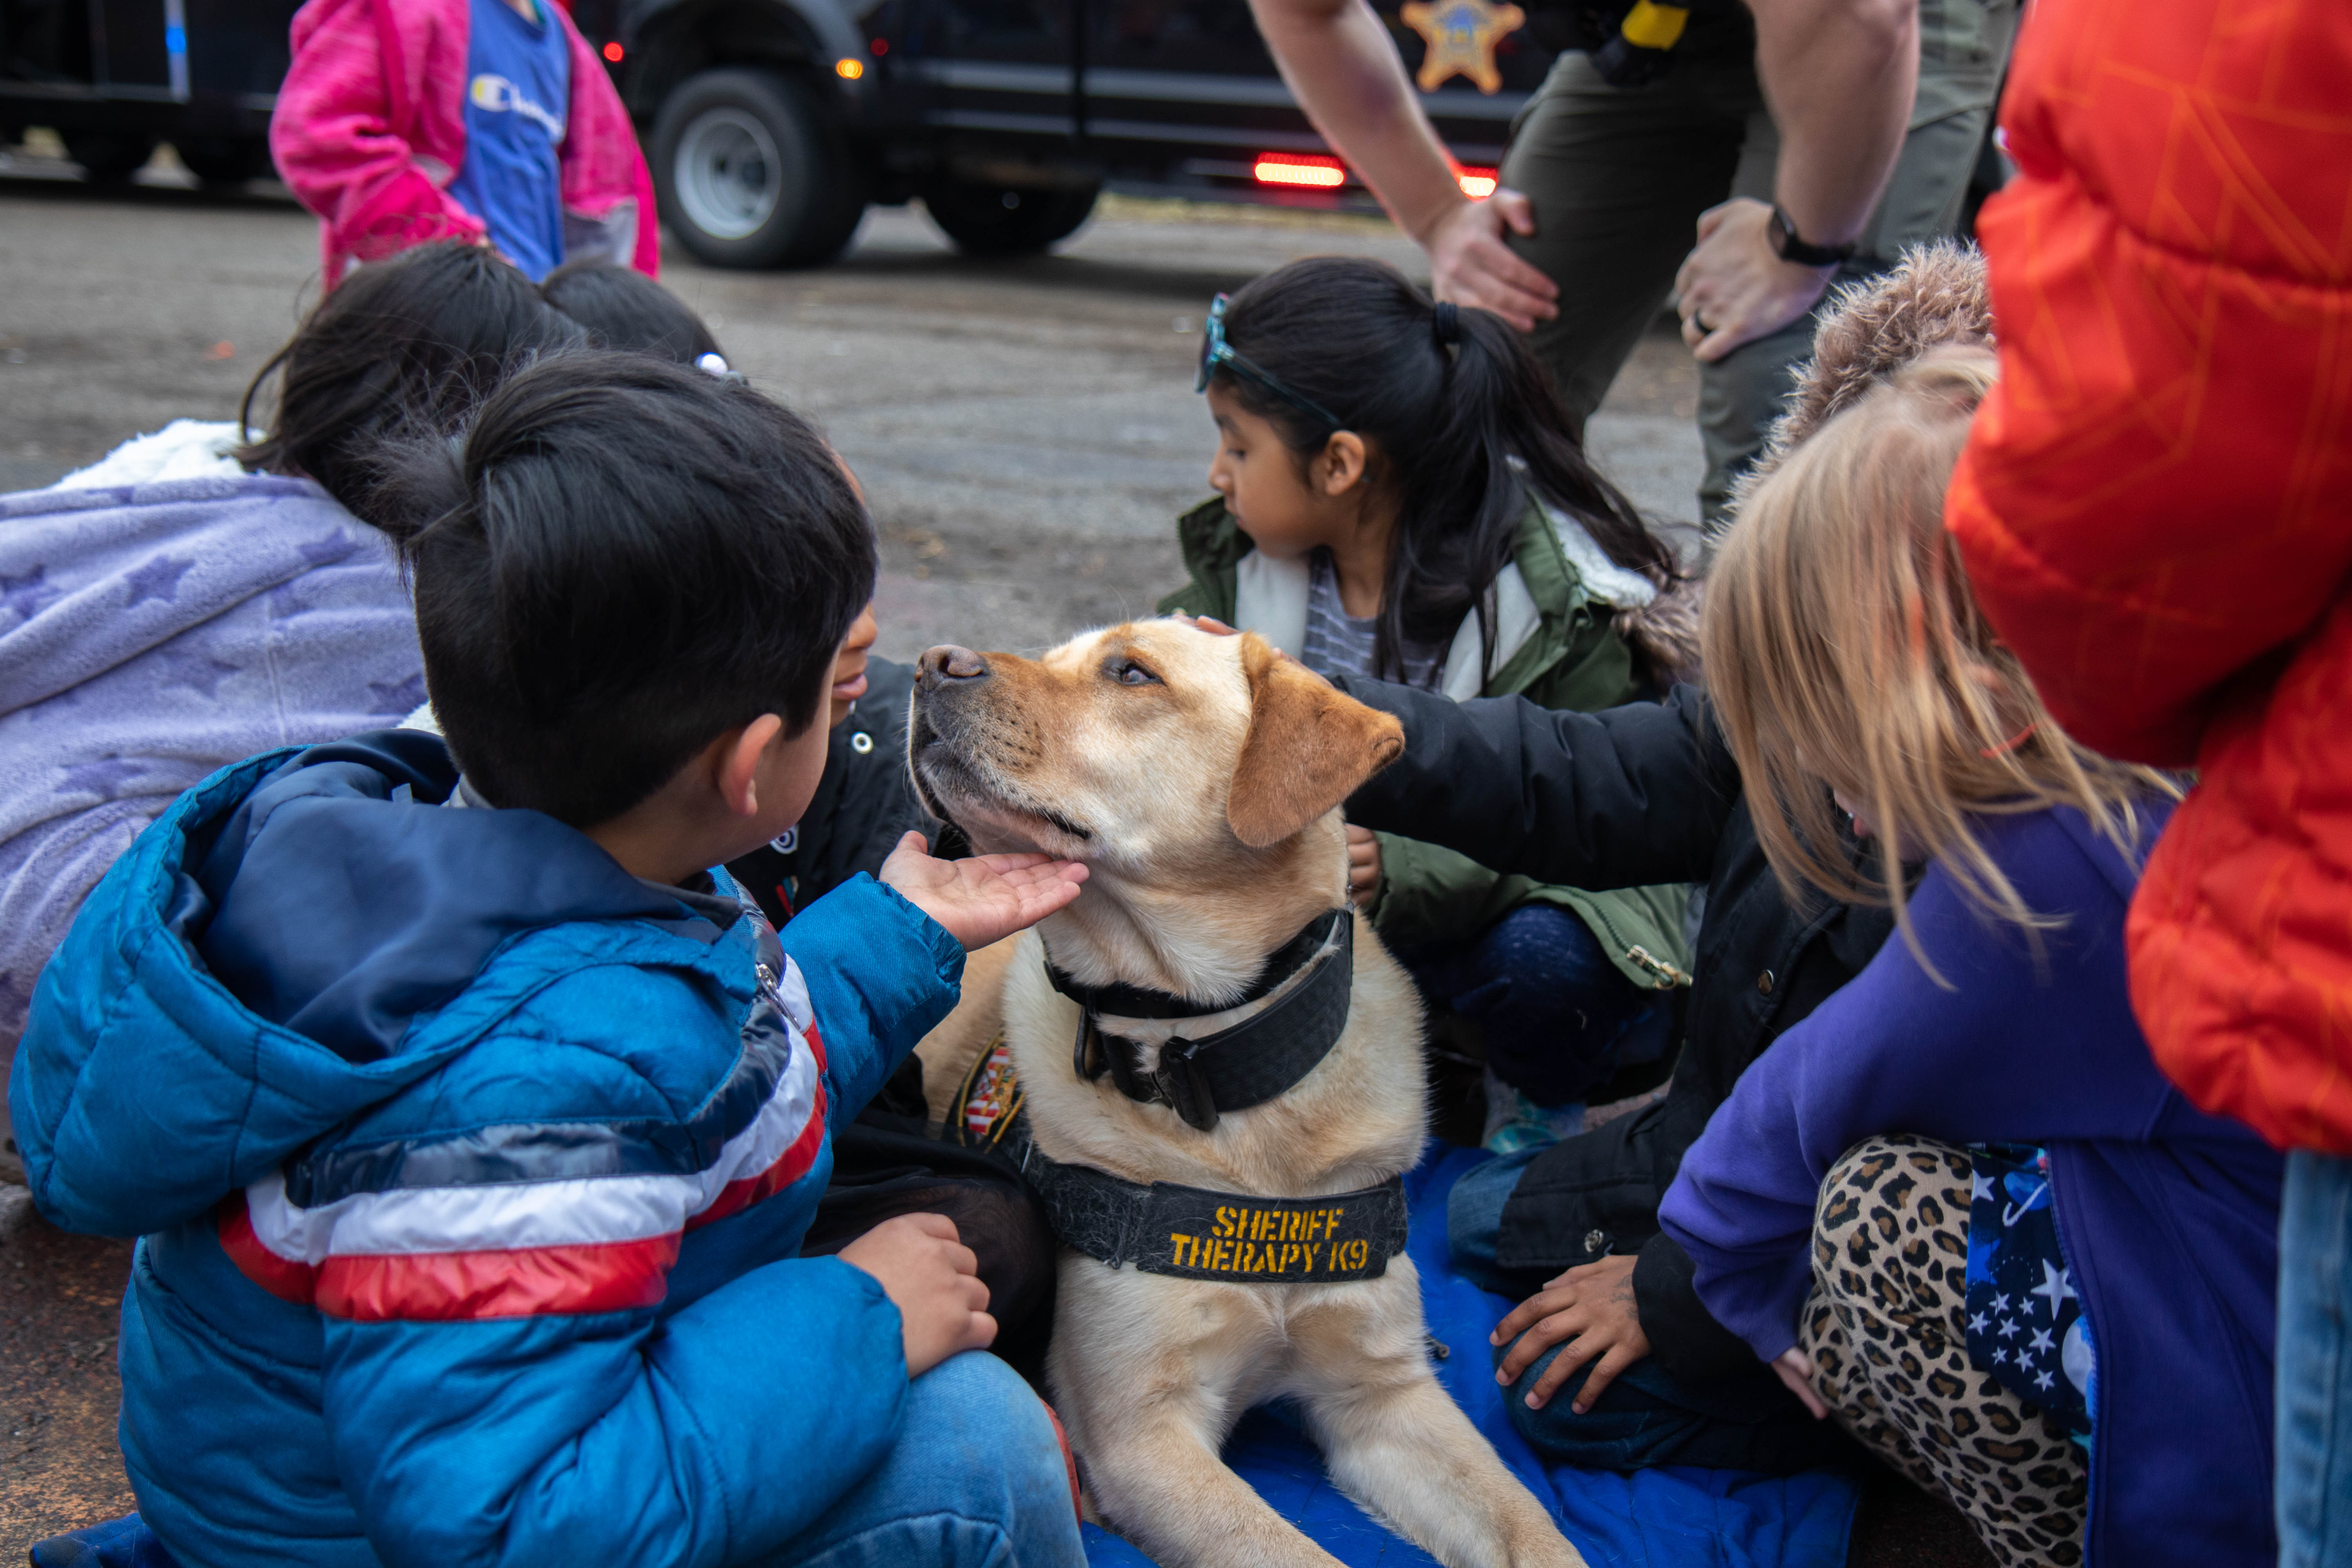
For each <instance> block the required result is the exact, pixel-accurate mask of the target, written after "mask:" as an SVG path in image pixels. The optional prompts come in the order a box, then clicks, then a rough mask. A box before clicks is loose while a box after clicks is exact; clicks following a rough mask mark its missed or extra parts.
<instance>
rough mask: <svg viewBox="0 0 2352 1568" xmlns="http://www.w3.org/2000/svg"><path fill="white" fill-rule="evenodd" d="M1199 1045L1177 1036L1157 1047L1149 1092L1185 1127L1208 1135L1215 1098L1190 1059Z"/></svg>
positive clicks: (1213, 1120)
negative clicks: (1155, 1063)
mask: <svg viewBox="0 0 2352 1568" xmlns="http://www.w3.org/2000/svg"><path fill="white" fill-rule="evenodd" d="M1200 1045H1201V1042H1200V1041H1198V1040H1188V1039H1186V1038H1184V1037H1182V1036H1181V1035H1178V1036H1176V1037H1173V1038H1171V1039H1170V1040H1169V1041H1168V1043H1167V1044H1165V1045H1163V1046H1161V1047H1160V1068H1159V1070H1158V1071H1156V1072H1154V1073H1153V1074H1152V1075H1151V1076H1152V1088H1153V1089H1154V1091H1155V1092H1156V1093H1157V1095H1158V1097H1159V1098H1160V1100H1164V1101H1166V1102H1167V1104H1168V1106H1169V1108H1170V1109H1171V1110H1174V1111H1175V1112H1176V1114H1177V1115H1179V1116H1181V1117H1182V1118H1183V1119H1184V1124H1185V1125H1186V1126H1188V1127H1192V1128H1195V1129H1197V1130H1199V1131H1202V1132H1211V1131H1215V1130H1216V1125H1217V1097H1216V1092H1215V1090H1213V1089H1212V1088H1211V1087H1210V1085H1209V1079H1208V1075H1207V1074H1205V1073H1203V1072H1202V1070H1201V1064H1200V1062H1199V1061H1198V1060H1197V1059H1196V1058H1195V1056H1194V1053H1195V1052H1196V1051H1197V1050H1198V1049H1199V1048H1200Z"/></svg>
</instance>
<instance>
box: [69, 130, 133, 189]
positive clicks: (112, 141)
mask: <svg viewBox="0 0 2352 1568" xmlns="http://www.w3.org/2000/svg"><path fill="white" fill-rule="evenodd" d="M65 143H66V155H67V156H68V157H69V158H71V159H72V160H73V161H74V162H75V163H79V164H80V165H81V172H82V177H83V178H84V179H87V180H88V181H89V183H90V184H93V185H120V184H126V183H127V182H128V181H129V180H130V178H131V175H133V174H137V173H138V172H139V171H140V170H142V169H143V168H145V167H146V166H147V160H148V159H149V158H150V157H152V156H153V155H154V152H155V138H154V137H152V136H151V135H149V134H148V133H147V132H143V131H68V132H66V133H65Z"/></svg>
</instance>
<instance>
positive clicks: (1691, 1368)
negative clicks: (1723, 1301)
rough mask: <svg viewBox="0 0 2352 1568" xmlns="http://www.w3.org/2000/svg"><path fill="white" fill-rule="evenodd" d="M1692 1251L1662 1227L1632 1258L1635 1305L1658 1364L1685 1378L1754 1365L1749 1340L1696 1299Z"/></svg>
mask: <svg viewBox="0 0 2352 1568" xmlns="http://www.w3.org/2000/svg"><path fill="white" fill-rule="evenodd" d="M1693 1272H1694V1270H1693V1267H1692V1264H1691V1257H1690V1254H1689V1253H1687V1252H1685V1251H1684V1250H1683V1246H1682V1243H1681V1242H1678V1241H1676V1240H1675V1238H1674V1237H1671V1236H1668V1235H1666V1234H1665V1233H1664V1231H1660V1232H1659V1233H1658V1234H1657V1235H1655V1236H1654V1237H1650V1239H1649V1240H1648V1241H1647V1242H1645V1243H1643V1247H1642V1250H1641V1251H1640V1252H1639V1253H1638V1254H1636V1255H1635V1258H1634V1262H1633V1310H1634V1313H1635V1315H1636V1316H1638V1317H1639V1318H1640V1319H1641V1320H1642V1332H1643V1335H1644V1336H1645V1337H1646V1338H1647V1339H1648V1340H1649V1342H1650V1354H1651V1355H1652V1356H1654V1357H1655V1358H1656V1360H1657V1363H1658V1364H1659V1365H1660V1366H1662V1367H1664V1368H1665V1369H1666V1371H1668V1372H1669V1373H1673V1374H1674V1375H1675V1376H1676V1377H1678V1378H1681V1379H1682V1380H1683V1381H1684V1382H1685V1383H1704V1382H1706V1380H1707V1379H1709V1378H1716V1377H1727V1376H1728V1375H1730V1374H1731V1373H1735V1372H1743V1371H1749V1370H1752V1369H1753V1368H1754V1367H1755V1365H1756V1352H1754V1351H1752V1350H1749V1349H1748V1342H1747V1341H1746V1340H1743V1339H1741V1338H1740V1337H1739V1336H1738V1334H1735V1333H1733V1332H1732V1331H1730V1330H1729V1329H1727V1328H1725V1327H1724V1326H1723V1325H1722V1324H1721V1323H1718V1322H1717V1321H1715V1315H1714V1314H1713V1313H1711V1312H1709V1311H1708V1310H1706V1303H1705V1302H1703V1301H1701V1300H1699V1299H1698V1287H1697V1286H1696V1284H1695V1283H1694V1282H1693V1279H1692V1275H1693Z"/></svg>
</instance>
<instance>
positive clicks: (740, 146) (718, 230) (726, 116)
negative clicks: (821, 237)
mask: <svg viewBox="0 0 2352 1568" xmlns="http://www.w3.org/2000/svg"><path fill="white" fill-rule="evenodd" d="M676 174H677V201H678V205H680V206H682V207H684V208H685V209H686V216H687V217H688V219H689V220H691V221H692V222H693V224H694V226H695V227H697V228H698V229H700V230H702V232H703V233H705V234H707V235H709V236H710V237H713V238H715V239H741V238H742V237H744V236H746V235H749V234H753V233H756V232H758V230H759V228H760V226H761V225H762V224H764V223H766V222H767V221H768V219H769V218H770V217H771V216H773V215H774V213H775V210H776V201H777V198H778V197H779V196H781V195H782V187H783V175H784V161H783V157H782V154H781V153H779V152H778V151H777V148H776V139H775V138H774V137H773V136H772V135H770V134H769V132H768V128H767V127H766V126H764V125H762V124H761V123H760V121H758V120H756V119H754V118H753V117H752V116H751V115H749V114H747V113H745V112H744V111H743V110H740V109H709V110H704V111H703V112H702V113H700V114H698V115H696V116H695V117H694V121H693V123H692V124H690V125H688V127H687V128H686V134H685V135H683V136H681V137H679V138H678V142H677V167H676Z"/></svg>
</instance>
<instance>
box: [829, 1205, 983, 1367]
mask: <svg viewBox="0 0 2352 1568" xmlns="http://www.w3.org/2000/svg"><path fill="white" fill-rule="evenodd" d="M841 1260H842V1261H843V1262H844V1263H846V1264H849V1265H851V1266H852V1267H854V1268H862V1269H864V1270H865V1271H866V1273H868V1274H871V1275H872V1276H874V1279H875V1281H876V1283H877V1284H879V1285H880V1286H881V1287H882V1293H883V1294H884V1295H886V1296H887V1297H889V1298H890V1301H891V1304H892V1305H893V1306H895V1307H897V1308H898V1321H899V1325H900V1331H901V1332H902V1333H903V1334H904V1336H905V1341H906V1346H907V1375H908V1377H920V1376H922V1375H923V1373H927V1372H929V1371H930V1370H931V1368H933V1367H935V1366H937V1365H939V1364H940V1363H941V1362H943V1361H945V1360H947V1359H948V1357H950V1356H951V1355H958V1354H961V1352H965V1351H984V1350H986V1349H987V1348H988V1347H989V1346H990V1345H991V1344H992V1343H994V1342H995V1341H996V1320H995V1319H994V1318H992V1317H990V1316H989V1315H988V1287H987V1286H985V1285H983V1284H982V1283H981V1281H980V1276H979V1273H978V1272H977V1270H978V1269H979V1268H980V1260H979V1259H978V1258H975V1257H973V1256H972V1251H971V1247H966V1246H965V1245H964V1244H963V1243H962V1242H961V1241H958V1240H957V1239H956V1227H955V1221H953V1220H951V1219H950V1218H948V1216H947V1215H943V1214H902V1215H898V1217H897V1218H895V1219H886V1220H884V1221H883V1222H882V1223H881V1224H880V1225H877V1226H875V1227H874V1228H873V1229H872V1230H869V1231H867V1232H866V1234H865V1235H864V1236H861V1237H858V1238H857V1239H856V1241H853V1242H851V1243H850V1244H849V1245H848V1246H847V1247H843V1248H842V1249H841Z"/></svg>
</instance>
